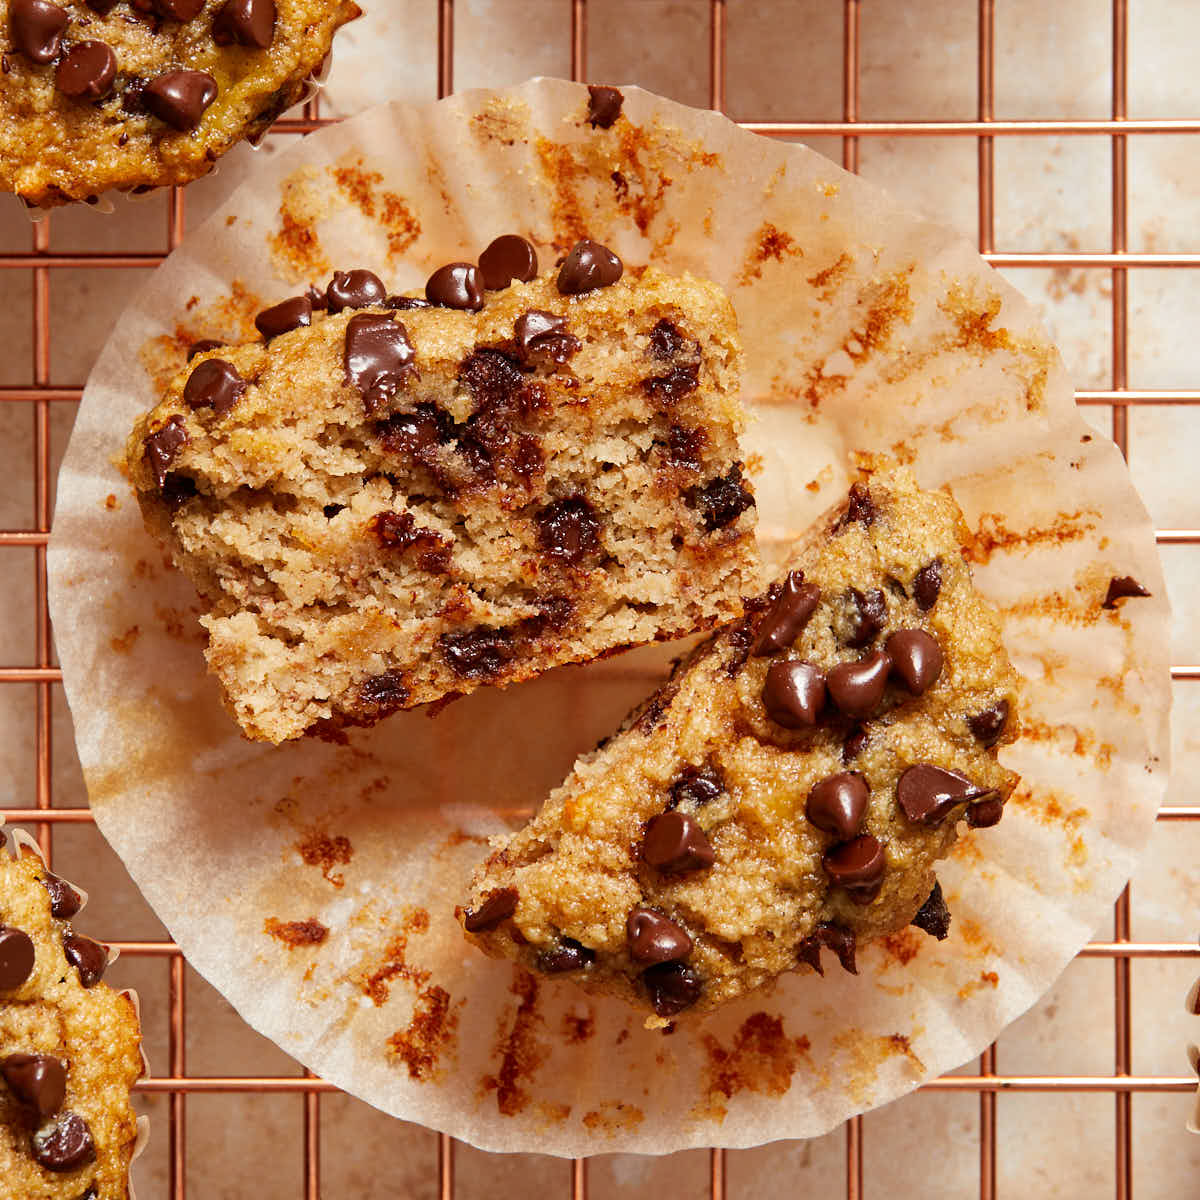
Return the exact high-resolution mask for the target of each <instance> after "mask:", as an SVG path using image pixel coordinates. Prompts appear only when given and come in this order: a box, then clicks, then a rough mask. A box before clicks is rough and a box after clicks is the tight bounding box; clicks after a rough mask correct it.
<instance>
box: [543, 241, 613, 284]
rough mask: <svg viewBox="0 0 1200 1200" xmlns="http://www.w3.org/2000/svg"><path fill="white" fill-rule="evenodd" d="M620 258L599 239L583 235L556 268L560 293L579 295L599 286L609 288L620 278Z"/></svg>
mask: <svg viewBox="0 0 1200 1200" xmlns="http://www.w3.org/2000/svg"><path fill="white" fill-rule="evenodd" d="M624 269H625V268H624V267H623V266H622V264H621V260H620V259H619V258H618V257H617V256H616V255H615V254H614V253H613V252H612V251H611V250H610V249H609V248H608V247H607V246H602V245H601V244H600V243H599V242H593V241H591V240H590V239H588V238H583V239H582V240H581V241H578V242H576V243H575V245H574V246H572V247H571V252H570V253H569V254H568V255H567V257H566V258H565V259H564V260H563V265H562V266H561V267H560V268H559V271H558V290H559V291H560V292H561V293H562V294H563V295H564V296H579V295H582V294H583V293H584V292H591V291H594V290H595V289H596V288H600V287H610V286H611V285H612V284H614V283H616V282H617V280H618V279H620V278H621V273H622V271H623V270H624Z"/></svg>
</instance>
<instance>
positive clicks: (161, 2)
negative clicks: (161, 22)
mask: <svg viewBox="0 0 1200 1200" xmlns="http://www.w3.org/2000/svg"><path fill="white" fill-rule="evenodd" d="M152 3H153V6H154V11H155V12H156V13H158V15H159V16H160V17H166V19H167V20H168V21H190V20H192V18H193V17H196V16H198V15H199V13H200V10H201V9H202V8H203V7H204V0H152Z"/></svg>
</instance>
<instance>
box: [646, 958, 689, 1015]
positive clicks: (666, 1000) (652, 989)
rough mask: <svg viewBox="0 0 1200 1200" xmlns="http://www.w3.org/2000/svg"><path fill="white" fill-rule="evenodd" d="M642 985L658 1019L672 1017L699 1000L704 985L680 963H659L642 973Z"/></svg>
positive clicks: (687, 967)
mask: <svg viewBox="0 0 1200 1200" xmlns="http://www.w3.org/2000/svg"><path fill="white" fill-rule="evenodd" d="M642 983H643V984H645V986H646V991H647V992H648V993H649V994H650V1006H651V1007H652V1008H653V1009H654V1011H655V1013H656V1014H657V1015H658V1016H660V1017H673V1016H675V1014H676V1013H681V1012H683V1010H684V1009H685V1008H691V1006H692V1005H693V1004H695V1003H696V1001H697V1000H699V999H700V995H701V993H702V992H703V991H704V984H703V982H702V981H701V979H700V976H699V975H697V974H696V972H695V971H693V970H692V968H691V967H689V966H685V965H684V964H683V963H680V962H671V963H660V964H659V965H658V966H657V967H650V968H649V969H648V970H645V971H643V972H642Z"/></svg>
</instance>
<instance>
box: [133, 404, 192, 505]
mask: <svg viewBox="0 0 1200 1200" xmlns="http://www.w3.org/2000/svg"><path fill="white" fill-rule="evenodd" d="M142 444H143V446H144V447H145V450H144V452H143V457H144V458H145V460H146V465H147V466H148V467H149V468H150V470H151V472H152V473H153V475H154V482H155V483H156V484H158V486H159V487H160V488H161V487H162V486H163V484H165V483H166V482H167V472H168V470H170V467H171V464H172V463H173V462H174V461H175V460H176V459H177V458H178V457H179V452H180V450H182V449H183V448H184V446H186V445H187V444H188V435H187V430H186V429H185V428H184V426H183V418H182V417H179V416H175V417H172V418H171V419H170V420H169V421H168V422H167V423H166V424H165V425H164V426H163V427H162V428H161V429H158V430H156V431H155V432H154V433H152V434H150V435H149V436H148V437H147V438H146V440H145V441H144V442H143V443H142Z"/></svg>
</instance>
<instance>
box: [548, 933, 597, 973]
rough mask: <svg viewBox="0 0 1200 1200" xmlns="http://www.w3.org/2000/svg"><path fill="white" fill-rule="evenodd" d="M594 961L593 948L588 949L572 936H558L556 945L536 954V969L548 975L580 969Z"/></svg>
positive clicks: (594, 953)
mask: <svg viewBox="0 0 1200 1200" xmlns="http://www.w3.org/2000/svg"><path fill="white" fill-rule="evenodd" d="M595 961H596V952H595V950H589V949H588V948H587V947H586V946H585V945H583V944H582V943H581V942H577V941H576V940H575V939H574V938H569V937H565V938H560V939H559V942H558V944H557V945H556V946H554V947H552V948H551V949H549V950H543V951H542V952H541V953H540V954H539V955H538V956H537V965H538V970H540V971H545V972H546V973H547V974H549V975H558V974H560V973H561V972H563V971H581V970H583V968H584V967H586V966H587V965H588V963H592V962H595Z"/></svg>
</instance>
